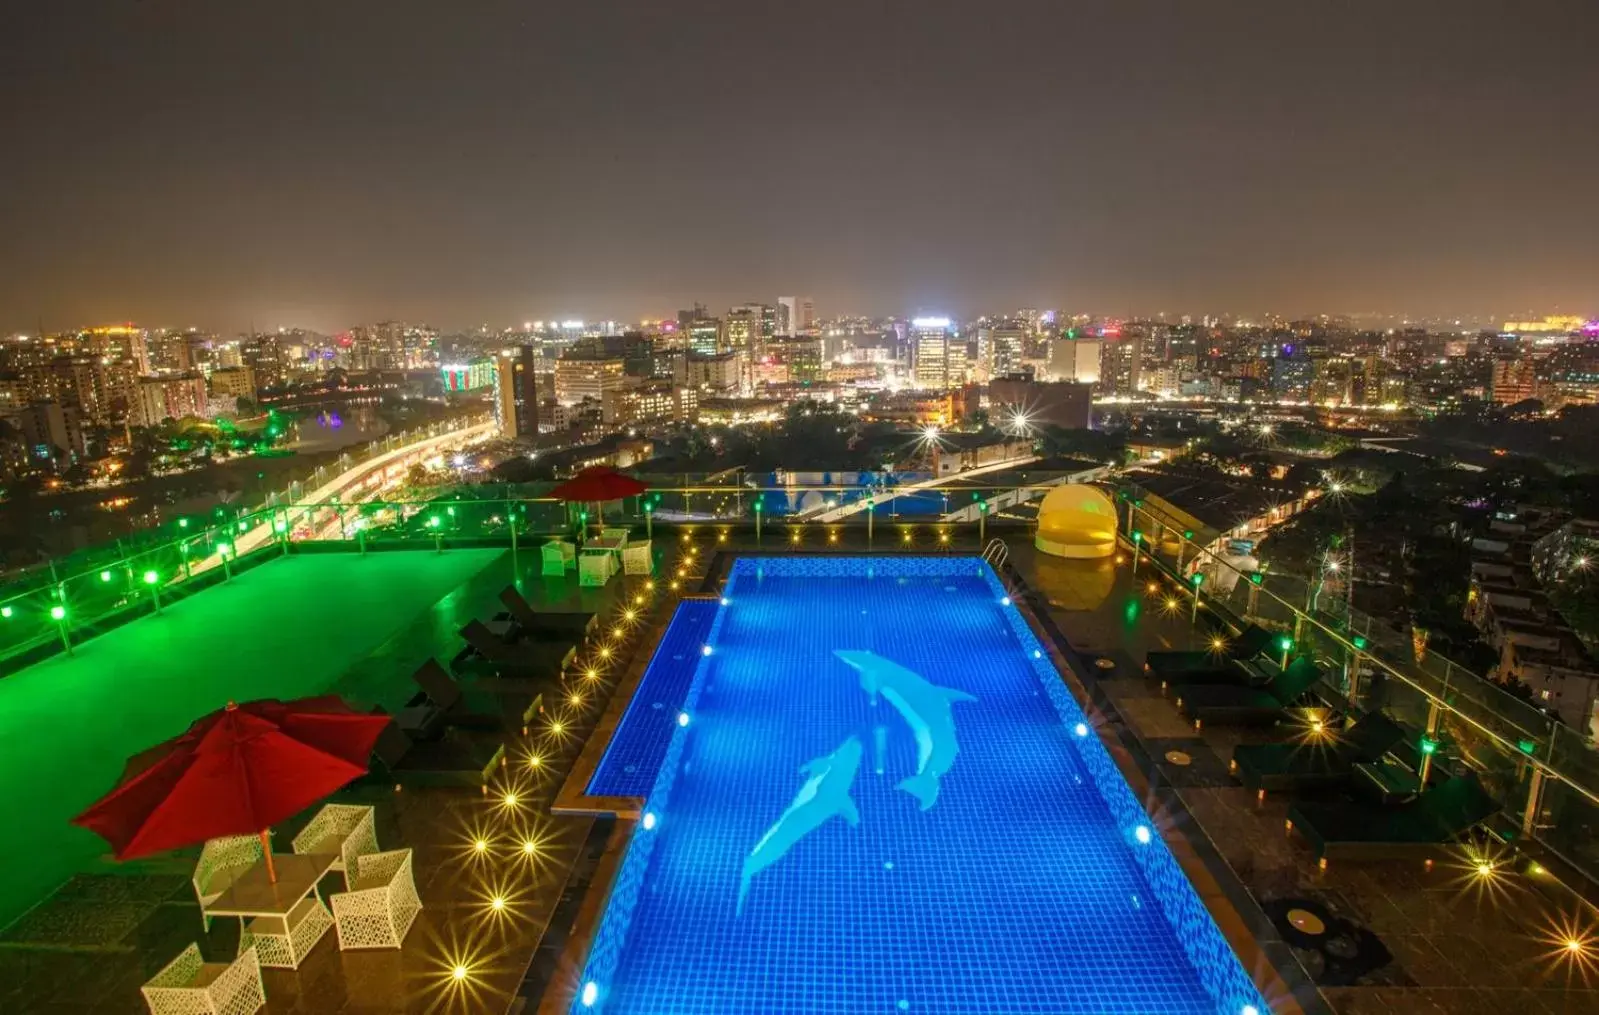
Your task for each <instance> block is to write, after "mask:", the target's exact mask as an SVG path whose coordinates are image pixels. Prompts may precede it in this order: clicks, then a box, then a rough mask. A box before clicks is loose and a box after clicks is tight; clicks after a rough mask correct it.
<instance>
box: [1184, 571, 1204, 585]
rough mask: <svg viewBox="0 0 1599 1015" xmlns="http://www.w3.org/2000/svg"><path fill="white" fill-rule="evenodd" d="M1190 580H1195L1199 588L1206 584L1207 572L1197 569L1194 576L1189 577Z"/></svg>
mask: <svg viewBox="0 0 1599 1015" xmlns="http://www.w3.org/2000/svg"><path fill="white" fill-rule="evenodd" d="M1188 580H1189V581H1191V582H1193V583H1194V588H1196V589H1197V588H1199V587H1200V586H1201V585H1203V584H1205V573H1204V572H1203V571H1195V572H1194V574H1193V576H1192V577H1191V578H1189V579H1188Z"/></svg>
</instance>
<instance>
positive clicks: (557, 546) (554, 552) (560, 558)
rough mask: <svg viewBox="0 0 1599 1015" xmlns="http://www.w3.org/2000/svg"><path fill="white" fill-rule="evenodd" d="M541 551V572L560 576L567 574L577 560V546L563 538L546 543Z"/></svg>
mask: <svg viewBox="0 0 1599 1015" xmlns="http://www.w3.org/2000/svg"><path fill="white" fill-rule="evenodd" d="M539 553H540V560H541V561H542V563H541V565H540V568H539V571H540V573H541V574H547V575H554V576H557V577H559V576H561V575H564V574H566V572H567V571H568V570H570V569H571V567H572V565H573V564H575V563H576V562H577V547H575V546H573V545H572V544H571V543H568V542H566V541H565V540H562V539H557V540H554V541H553V542H549V543H545V544H544V548H543V549H542V550H540V551H539Z"/></svg>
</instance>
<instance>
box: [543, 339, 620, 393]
mask: <svg viewBox="0 0 1599 1015" xmlns="http://www.w3.org/2000/svg"><path fill="white" fill-rule="evenodd" d="M624 375H625V364H624V362H623V360H622V357H620V356H582V355H574V354H573V352H572V350H567V351H566V352H564V353H562V354H561V357H560V358H559V359H557V360H556V361H555V400H556V401H557V402H560V403H561V404H562V405H576V404H577V403H578V402H581V401H583V400H584V399H585V398H592V399H594V400H595V401H596V402H603V401H604V399H605V393H606V392H607V391H614V390H616V389H618V388H621V387H623V386H624V385H625V384H626V381H625V380H624Z"/></svg>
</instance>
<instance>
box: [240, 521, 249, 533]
mask: <svg viewBox="0 0 1599 1015" xmlns="http://www.w3.org/2000/svg"><path fill="white" fill-rule="evenodd" d="M239 531H240V532H249V531H250V523H249V522H247V521H244V520H243V519H240V521H239Z"/></svg>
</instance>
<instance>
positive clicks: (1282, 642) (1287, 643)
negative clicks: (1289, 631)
mask: <svg viewBox="0 0 1599 1015" xmlns="http://www.w3.org/2000/svg"><path fill="white" fill-rule="evenodd" d="M1293 647H1294V639H1292V638H1290V637H1288V636H1287V635H1284V636H1283V637H1281V638H1278V639H1277V648H1278V649H1280V650H1282V651H1284V652H1287V651H1288V650H1289V649H1291V648H1293Z"/></svg>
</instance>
